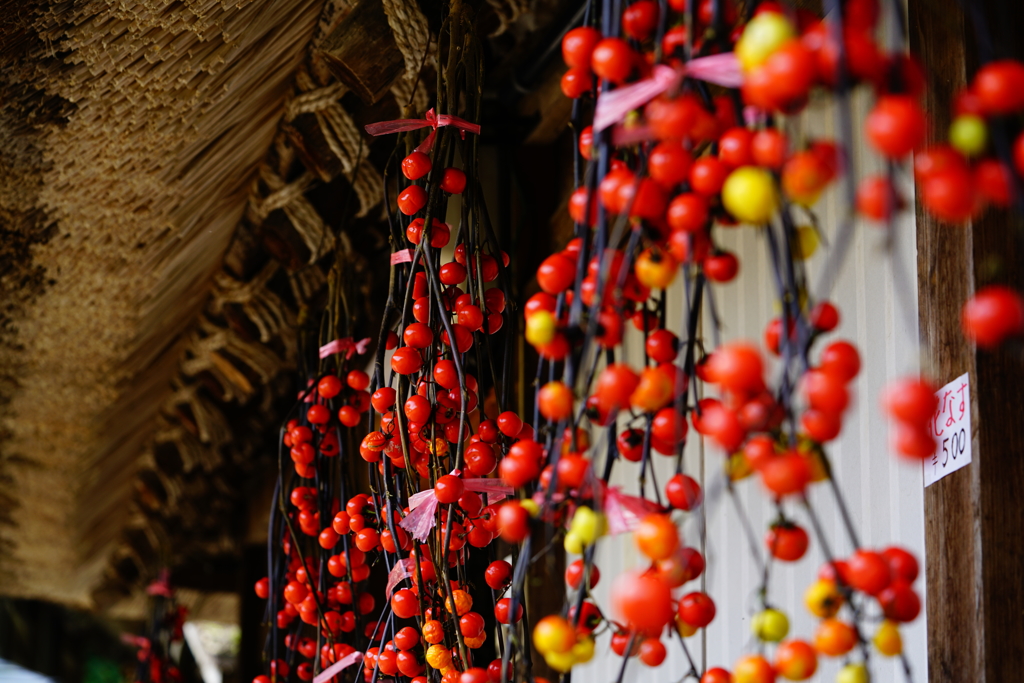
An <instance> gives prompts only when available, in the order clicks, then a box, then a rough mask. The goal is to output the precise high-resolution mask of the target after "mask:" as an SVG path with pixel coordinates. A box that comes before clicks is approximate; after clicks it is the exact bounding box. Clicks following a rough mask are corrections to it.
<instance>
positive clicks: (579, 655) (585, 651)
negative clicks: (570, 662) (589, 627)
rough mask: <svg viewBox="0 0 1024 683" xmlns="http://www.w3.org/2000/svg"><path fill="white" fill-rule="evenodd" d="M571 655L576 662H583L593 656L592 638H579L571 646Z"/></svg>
mask: <svg viewBox="0 0 1024 683" xmlns="http://www.w3.org/2000/svg"><path fill="white" fill-rule="evenodd" d="M572 656H573V657H575V658H576V663H577V664H584V663H586V662H589V661H590V660H591V659H593V658H594V639H593V638H580V639H579V640H578V641H577V642H576V644H575V645H573V646H572Z"/></svg>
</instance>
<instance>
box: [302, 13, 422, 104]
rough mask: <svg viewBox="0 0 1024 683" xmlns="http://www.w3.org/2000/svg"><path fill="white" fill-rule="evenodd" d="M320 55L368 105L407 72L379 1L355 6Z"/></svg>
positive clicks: (324, 45)
mask: <svg viewBox="0 0 1024 683" xmlns="http://www.w3.org/2000/svg"><path fill="white" fill-rule="evenodd" d="M320 53H321V54H322V55H323V57H324V59H325V61H326V62H327V65H328V67H329V68H330V70H331V72H332V73H333V74H334V75H335V77H336V78H337V79H338V80H339V81H341V82H342V83H344V84H345V85H347V86H348V87H349V88H350V89H351V90H352V92H354V93H355V94H356V95H358V96H359V99H361V100H363V101H364V102H366V103H367V104H373V103H374V102H376V101H377V100H379V99H380V98H381V97H383V96H384V94H385V93H386V92H387V91H388V89H389V88H390V87H391V84H392V83H394V82H395V79H397V78H398V77H399V76H401V75H402V73H404V71H405V61H404V59H403V58H402V53H401V52H399V50H398V46H397V45H396V44H395V38H394V36H393V35H392V33H391V26H390V25H389V24H388V19H387V16H386V15H385V14H384V5H383V4H381V2H380V0H362V2H360V3H359V4H358V5H356V6H355V7H354V8H353V9H352V11H351V12H350V13H349V15H348V16H347V17H345V18H344V19H343V20H342V21H341V23H340V24H338V27H337V28H335V29H334V30H333V31H331V34H330V35H329V36H327V38H326V40H324V43H323V46H322V48H321V50H320Z"/></svg>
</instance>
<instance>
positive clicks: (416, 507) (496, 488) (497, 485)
mask: <svg viewBox="0 0 1024 683" xmlns="http://www.w3.org/2000/svg"><path fill="white" fill-rule="evenodd" d="M462 485H463V486H464V487H465V489H466V490H467V491H475V492H476V493H487V494H494V498H493V499H490V500H489V501H488V502H490V503H493V502H496V501H499V500H501V499H502V498H504V497H505V496H507V495H509V494H510V493H512V492H513V491H515V489H513V488H512V487H511V486H505V485H504V484H502V483H501V480H500V479H463V480H462ZM435 512H437V495H436V494H435V493H434V489H427V490H426V491H420V492H419V493H416V494H414V495H412V496H410V498H409V514H408V515H406V516H405V519H403V520H402V521H401V522H399V523H398V526H400V527H402V528H403V529H405V530H406V531H408V532H409V533H410V534H412V537H413V538H415V539H416V540H417V541H425V540H427V536H429V535H430V530H431V529H433V528H434V522H435V521H436V520H435V519H434V513H435ZM399 580H401V579H399Z"/></svg>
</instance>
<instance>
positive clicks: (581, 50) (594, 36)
mask: <svg viewBox="0 0 1024 683" xmlns="http://www.w3.org/2000/svg"><path fill="white" fill-rule="evenodd" d="M600 40H601V32H600V31H598V30H597V29H596V28H593V27H590V26H580V27H578V28H574V29H573V30H571V31H569V32H568V33H566V34H565V36H564V37H563V38H562V59H563V60H565V64H566V66H569V67H573V68H577V69H586V70H589V69H590V60H591V55H592V54H593V53H594V47H596V46H597V44H598V42H599V41H600Z"/></svg>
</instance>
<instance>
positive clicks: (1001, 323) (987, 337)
mask: <svg viewBox="0 0 1024 683" xmlns="http://www.w3.org/2000/svg"><path fill="white" fill-rule="evenodd" d="M960 323H961V326H962V327H963V331H964V334H965V335H966V336H967V338H968V339H970V340H971V341H973V342H974V343H975V344H977V345H978V346H980V347H981V348H983V349H994V348H996V347H997V346H999V345H1000V344H1002V343H1003V341H1005V340H1006V339H1007V338H1009V337H1012V336H1017V335H1020V334H1021V333H1024V298H1022V297H1021V295H1020V294H1018V293H1017V292H1016V291H1014V290H1012V289H1010V288H1009V287H1004V286H1003V285H990V286H988V287H984V288H982V289H980V290H978V292H976V293H975V295H974V296H972V297H971V298H970V299H968V301H967V303H965V304H964V308H963V312H962V314H961V316H960Z"/></svg>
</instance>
